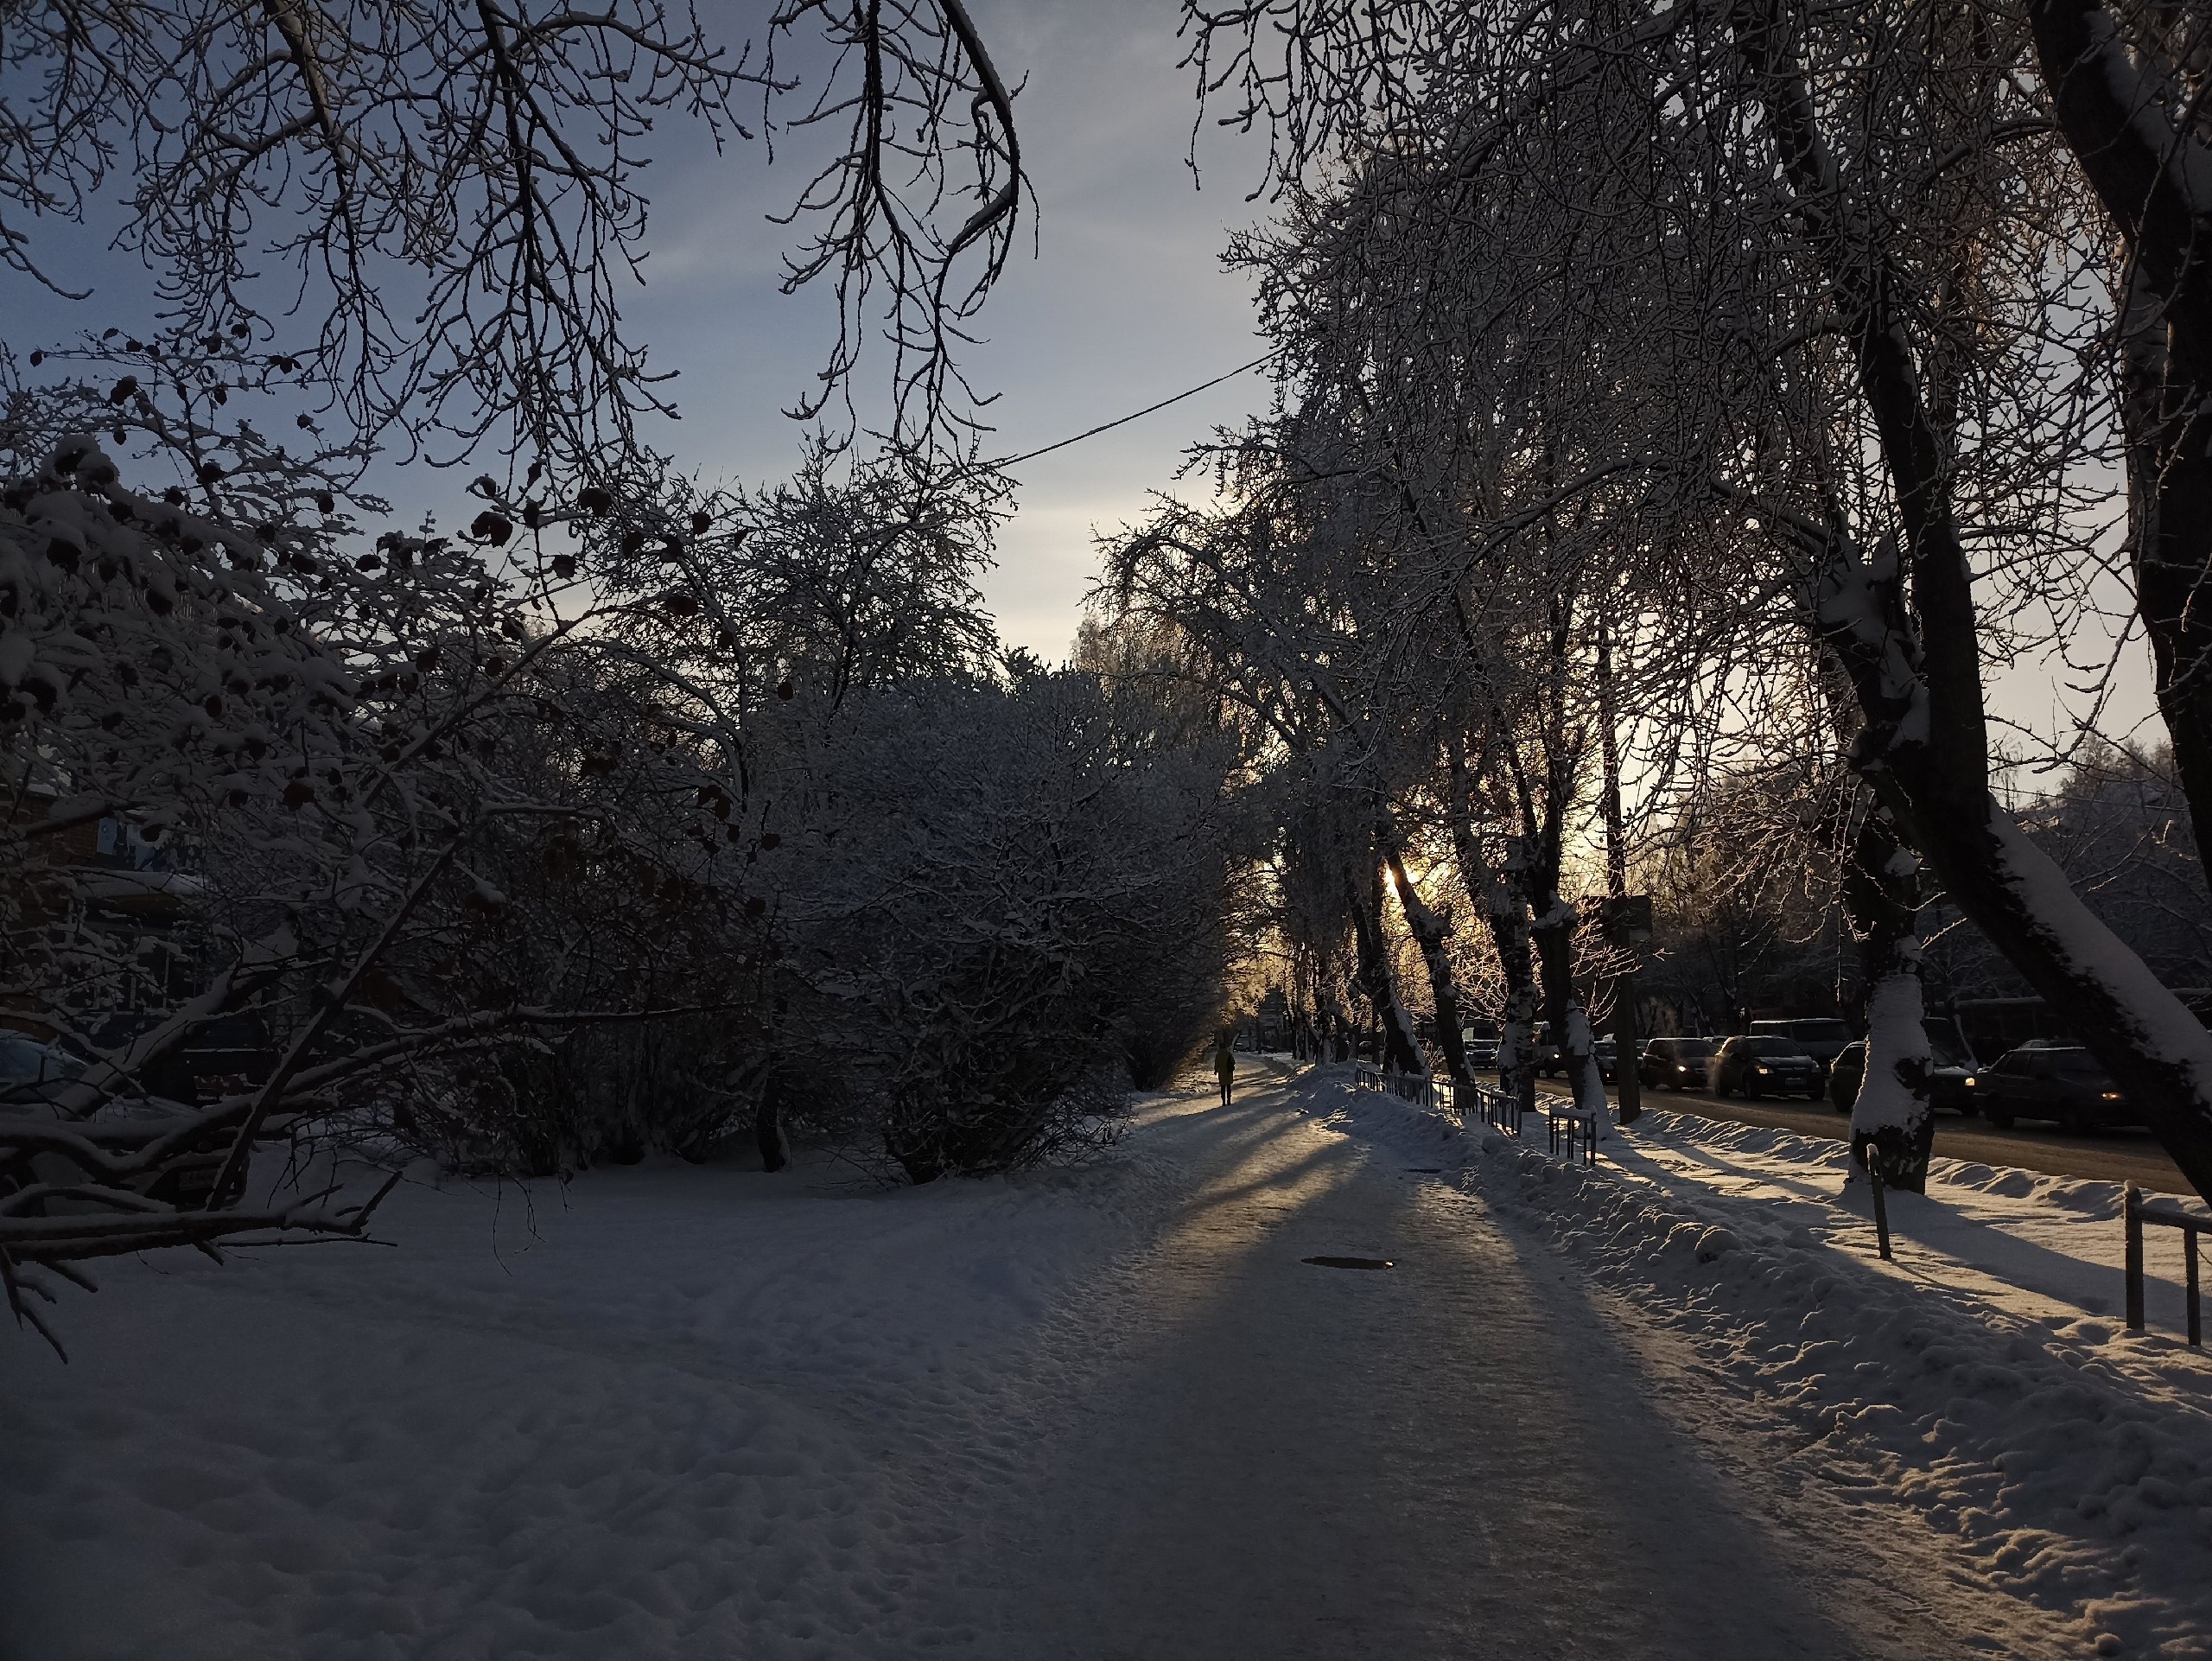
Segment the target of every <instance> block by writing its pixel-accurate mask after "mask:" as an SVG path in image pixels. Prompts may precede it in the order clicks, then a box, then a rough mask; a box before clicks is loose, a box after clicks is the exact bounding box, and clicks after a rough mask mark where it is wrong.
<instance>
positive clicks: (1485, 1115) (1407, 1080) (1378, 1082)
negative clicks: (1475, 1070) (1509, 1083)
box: [1354, 1061, 1522, 1136]
mask: <svg viewBox="0 0 2212 1661" xmlns="http://www.w3.org/2000/svg"><path fill="white" fill-rule="evenodd" d="M1354 1076H1355V1078H1356V1079H1357V1082H1358V1085H1359V1087H1360V1088H1361V1089H1362V1090H1378V1091H1384V1092H1386V1093H1388V1094H1389V1095H1392V1096H1395V1097H1397V1098H1399V1099H1400V1100H1402V1101H1408V1102H1412V1103H1414V1104H1416V1105H1418V1106H1421V1107H1426V1108H1431V1109H1433V1110H1434V1111H1437V1112H1440V1113H1449V1114H1452V1115H1453V1116H1454V1117H1458V1118H1459V1120H1461V1122H1463V1123H1464V1122H1465V1121H1466V1120H1468V1119H1471V1118H1480V1119H1481V1120H1482V1122H1483V1123H1484V1124H1487V1125H1489V1126H1491V1128H1492V1129H1494V1130H1502V1131H1503V1132H1504V1133H1505V1134H1506V1135H1507V1136H1519V1135H1520V1134H1521V1117H1522V1108H1521V1103H1520V1100H1519V1098H1516V1097H1514V1096H1511V1095H1509V1094H1508V1093H1507V1092H1505V1091H1502V1090H1498V1089H1496V1088H1495V1087H1493V1086H1491V1085H1477V1084H1465V1085H1455V1084H1453V1083H1452V1081H1451V1080H1450V1079H1439V1078H1437V1077H1435V1076H1434V1075H1433V1074H1430V1075H1428V1076H1427V1077H1423V1076H1422V1075H1421V1074H1418V1073H1409V1072H1385V1071H1384V1070H1383V1069H1382V1068H1380V1067H1376V1066H1370V1064H1369V1063H1367V1062H1365V1061H1362V1062H1359V1063H1358V1064H1357V1066H1356V1067H1355V1068H1354Z"/></svg>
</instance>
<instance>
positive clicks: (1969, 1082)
mask: <svg viewBox="0 0 2212 1661" xmlns="http://www.w3.org/2000/svg"><path fill="white" fill-rule="evenodd" d="M1980 1082H1981V1081H1980V1079H1977V1078H1975V1077H1974V1074H1972V1073H1971V1072H1969V1073H1968V1074H1967V1076H1966V1083H1965V1085H1964V1088H1966V1089H1967V1090H1972V1089H1973V1088H1974V1086H1975V1085H1978V1084H1980Z"/></svg>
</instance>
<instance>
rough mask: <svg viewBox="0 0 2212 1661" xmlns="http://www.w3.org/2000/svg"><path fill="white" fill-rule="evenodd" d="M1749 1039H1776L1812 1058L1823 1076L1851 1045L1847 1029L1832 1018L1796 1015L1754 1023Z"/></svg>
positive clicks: (1849, 1030)
mask: <svg viewBox="0 0 2212 1661" xmlns="http://www.w3.org/2000/svg"><path fill="white" fill-rule="evenodd" d="M1751 1036H1752V1037H1753V1038H1779V1039H1783V1040H1786V1041H1788V1042H1789V1047H1790V1048H1792V1049H1794V1050H1796V1051H1797V1052H1798V1053H1800V1054H1801V1055H1809V1056H1811V1057H1812V1058H1813V1065H1814V1066H1816V1067H1819V1068H1820V1069H1821V1071H1822V1072H1827V1069H1828V1068H1829V1067H1830V1066H1833V1065H1834V1062H1835V1059H1836V1057H1837V1056H1839V1055H1840V1054H1842V1053H1843V1051H1844V1048H1845V1047H1846V1046H1847V1045H1848V1044H1849V1043H1850V1042H1851V1028H1848V1027H1847V1026H1845V1025H1844V1024H1843V1022H1841V1021H1838V1020H1837V1019H1836V1018H1835V1017H1834V1016H1833V1015H1796V1016H1792V1017H1791V1018H1790V1019H1789V1020H1787V1021H1753V1022H1752V1023H1751Z"/></svg>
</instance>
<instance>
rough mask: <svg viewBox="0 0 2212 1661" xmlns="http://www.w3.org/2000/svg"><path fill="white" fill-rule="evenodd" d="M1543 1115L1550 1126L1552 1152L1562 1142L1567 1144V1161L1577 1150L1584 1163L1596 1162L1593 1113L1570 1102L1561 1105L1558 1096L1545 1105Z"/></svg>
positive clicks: (1595, 1121) (1596, 1150) (1595, 1126)
mask: <svg viewBox="0 0 2212 1661" xmlns="http://www.w3.org/2000/svg"><path fill="white" fill-rule="evenodd" d="M1544 1117H1545V1119H1546V1120H1547V1122H1548V1123H1549V1125H1550V1128H1551V1136H1552V1152H1553V1153H1554V1154H1556V1153H1558V1152H1559V1150H1560V1143H1561V1142H1565V1143H1566V1144H1567V1158H1568V1160H1569V1161H1572V1160H1573V1158H1574V1156H1575V1155H1576V1154H1577V1153H1578V1152H1579V1153H1580V1154H1581V1155H1582V1162H1583V1163H1584V1164H1585V1165H1595V1164H1596V1163H1597V1162H1598V1119H1597V1116H1596V1115H1595V1114H1593V1113H1590V1112H1587V1111H1584V1110H1583V1109H1581V1108H1580V1107H1576V1106H1574V1105H1573V1104H1567V1105H1564V1106H1562V1105H1561V1104H1560V1098H1553V1100H1552V1101H1551V1102H1550V1103H1548V1104H1547V1105H1546V1106H1545V1109H1544Z"/></svg>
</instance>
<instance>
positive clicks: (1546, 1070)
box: [1531, 1021, 1567, 1079]
mask: <svg viewBox="0 0 2212 1661" xmlns="http://www.w3.org/2000/svg"><path fill="white" fill-rule="evenodd" d="M1535 1052H1536V1053H1535V1060H1534V1061H1533V1063H1532V1064H1531V1065H1533V1066H1535V1069H1536V1071H1537V1072H1541V1074H1543V1076H1544V1077H1545V1078H1547V1079H1551V1078H1555V1077H1557V1076H1558V1074H1559V1072H1560V1069H1561V1068H1562V1067H1564V1066H1566V1065H1567V1058H1566V1056H1564V1055H1563V1054H1561V1053H1560V1047H1559V1034H1556V1033H1554V1031H1553V1030H1552V1023H1551V1022H1550V1021H1538V1022H1537V1023H1536V1034H1535Z"/></svg>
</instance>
